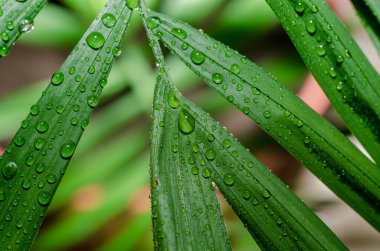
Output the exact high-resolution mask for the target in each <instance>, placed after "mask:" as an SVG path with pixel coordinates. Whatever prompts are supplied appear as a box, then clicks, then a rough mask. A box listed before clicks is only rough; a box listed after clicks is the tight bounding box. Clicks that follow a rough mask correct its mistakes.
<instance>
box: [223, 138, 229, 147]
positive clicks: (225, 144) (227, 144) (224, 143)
mask: <svg viewBox="0 0 380 251" xmlns="http://www.w3.org/2000/svg"><path fill="white" fill-rule="evenodd" d="M223 146H224V147H225V148H227V149H228V148H230V147H231V140H229V139H225V140H223Z"/></svg>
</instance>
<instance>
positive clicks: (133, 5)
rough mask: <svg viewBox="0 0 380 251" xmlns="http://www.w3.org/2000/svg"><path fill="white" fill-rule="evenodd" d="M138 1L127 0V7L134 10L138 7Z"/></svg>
mask: <svg viewBox="0 0 380 251" xmlns="http://www.w3.org/2000/svg"><path fill="white" fill-rule="evenodd" d="M138 1H139V0H125V2H126V4H127V7H128V8H129V9H131V10H133V9H135V8H136V7H137V3H138Z"/></svg>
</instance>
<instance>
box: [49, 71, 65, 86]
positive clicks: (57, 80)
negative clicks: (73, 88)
mask: <svg viewBox="0 0 380 251" xmlns="http://www.w3.org/2000/svg"><path fill="white" fill-rule="evenodd" d="M64 79H65V75H63V73H62V72H56V73H54V74H53V76H52V77H51V83H52V84H53V85H60V84H62V82H63V80H64Z"/></svg>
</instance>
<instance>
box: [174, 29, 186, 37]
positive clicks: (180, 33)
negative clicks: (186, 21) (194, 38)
mask: <svg viewBox="0 0 380 251" xmlns="http://www.w3.org/2000/svg"><path fill="white" fill-rule="evenodd" d="M172 33H173V34H174V36H176V37H178V38H179V39H186V38H187V33H186V31H184V30H182V29H180V28H173V29H172Z"/></svg>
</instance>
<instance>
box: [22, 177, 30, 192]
mask: <svg viewBox="0 0 380 251" xmlns="http://www.w3.org/2000/svg"><path fill="white" fill-rule="evenodd" d="M31 186H32V184H31V182H30V180H29V179H25V180H24V181H23V182H22V188H23V189H24V190H29V189H30V187H31Z"/></svg>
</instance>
